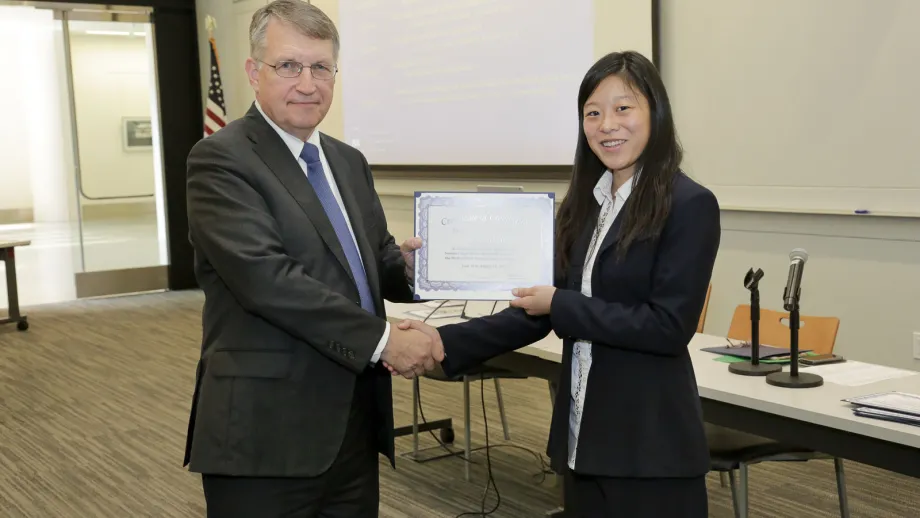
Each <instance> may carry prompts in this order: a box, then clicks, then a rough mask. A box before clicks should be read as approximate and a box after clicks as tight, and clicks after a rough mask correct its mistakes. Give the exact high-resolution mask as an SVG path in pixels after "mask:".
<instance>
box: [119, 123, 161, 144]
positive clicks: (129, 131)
mask: <svg viewBox="0 0 920 518" xmlns="http://www.w3.org/2000/svg"><path fill="white" fill-rule="evenodd" d="M121 136H122V142H123V144H124V148H125V151H141V150H145V149H151V148H152V147H153V126H152V125H151V123H150V117H123V118H122V119H121Z"/></svg>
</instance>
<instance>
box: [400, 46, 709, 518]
mask: <svg viewBox="0 0 920 518" xmlns="http://www.w3.org/2000/svg"><path fill="white" fill-rule="evenodd" d="M578 108H579V118H580V120H581V123H582V125H581V131H580V132H579V134H578V145H577V151H576V155H575V165H574V171H573V174H572V180H571V184H570V186H569V190H568V193H567V195H566V197H565V200H564V201H563V202H562V205H561V207H560V209H559V213H558V216H557V236H556V240H557V243H556V253H557V267H558V268H557V275H556V282H555V286H536V287H531V288H521V289H516V290H514V295H515V296H516V297H518V298H516V299H515V300H513V301H512V303H511V306H512V307H511V308H509V309H507V310H505V311H502V312H501V313H498V314H496V315H492V316H488V317H483V318H477V319H474V320H470V321H468V322H464V323H461V324H454V325H446V326H442V327H439V328H438V329H437V330H434V328H431V327H428V326H426V325H425V324H422V323H420V322H417V321H405V322H403V323H402V324H400V327H402V328H407V327H414V328H417V329H421V330H424V331H426V332H428V333H430V334H432V335H434V334H440V338H441V340H442V342H443V344H444V351H445V355H446V358H445V360H444V362H443V364H442V366H443V368H444V370H445V372H446V373H448V374H449V375H454V374H459V373H463V372H464V371H466V370H468V369H471V368H473V367H475V366H477V365H479V364H481V363H482V362H484V361H486V360H488V359H490V358H493V357H495V356H498V355H500V354H502V353H505V352H508V351H511V350H514V349H518V348H520V347H524V346H526V345H528V344H531V343H534V342H536V341H538V340H540V339H542V338H544V337H545V336H546V335H547V334H549V332H550V331H554V332H555V333H556V334H557V335H559V336H560V337H562V338H563V339H564V347H563V364H562V373H561V378H560V380H559V388H560V390H558V391H557V394H556V401H555V406H554V412H553V418H552V425H551V429H550V438H549V446H548V450H547V453H548V455H549V456H550V457H551V460H552V466H553V469H554V470H555V471H556V472H557V473H560V474H564V478H565V486H564V487H565V507H566V511H567V514H566V516H578V517H595V516H598V517H600V516H603V517H613V516H616V517H620V516H622V517H628V518H643V517H649V518H652V517H654V518H678V517H681V518H682V517H687V518H697V517H699V518H704V517H706V516H707V509H708V503H707V493H706V481H705V475H706V473H707V472H708V471H709V453H708V451H709V450H708V448H707V444H706V437H705V434H704V429H703V419H702V412H701V406H700V400H699V395H698V392H697V385H696V379H695V376H694V373H693V366H692V364H691V361H690V355H689V353H688V349H687V345H688V343H689V342H690V339H691V338H692V337H693V335H694V332H695V330H696V326H697V323H698V320H699V317H700V313H701V311H702V309H703V304H704V300H705V297H706V291H707V288H708V286H709V281H710V276H711V274H712V269H713V263H714V262H715V259H716V253H717V251H718V248H719V240H720V232H721V231H720V223H719V205H718V202H717V201H716V198H715V196H713V194H712V193H711V192H710V191H709V190H707V189H706V188H704V187H702V186H700V185H699V184H697V183H695V182H694V181H693V180H691V179H690V178H688V177H687V176H686V175H684V173H683V172H682V171H681V170H680V162H681V154H682V153H681V148H680V146H679V144H678V141H677V135H676V132H675V128H674V121H673V119H672V114H671V106H670V104H669V101H668V96H667V92H666V91H665V88H664V85H663V83H662V81H661V78H660V77H659V75H658V72H657V70H656V69H655V67H654V65H652V63H651V62H649V61H648V60H647V59H646V58H644V57H643V56H642V55H640V54H638V53H635V52H623V53H613V54H609V55H607V56H605V57H603V58H601V59H600V60H599V61H598V62H597V63H596V64H595V65H594V66H593V67H591V69H590V70H589V71H588V73H587V74H586V75H585V77H584V80H583V81H582V83H581V88H580V90H579V94H578ZM570 513H571V514H570Z"/></svg>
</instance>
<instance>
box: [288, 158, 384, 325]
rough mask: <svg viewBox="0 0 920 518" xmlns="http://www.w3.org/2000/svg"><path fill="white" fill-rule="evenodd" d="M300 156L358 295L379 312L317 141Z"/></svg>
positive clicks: (373, 309)
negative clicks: (334, 194) (352, 277)
mask: <svg viewBox="0 0 920 518" xmlns="http://www.w3.org/2000/svg"><path fill="white" fill-rule="evenodd" d="M300 158H302V159H303V160H304V162H306V163H307V179H308V180H309V181H310V185H312V186H313V190H314V191H316V196H317V197H318V198H319V202H320V204H321V205H322V206H323V209H324V210H325V211H326V216H328V217H329V222H330V223H332V228H334V229H335V235H336V236H337V237H338V238H339V244H341V245H342V250H344V252H345V258H346V259H347V260H348V265H349V266H350V267H351V273H352V275H353V276H354V278H355V282H356V283H357V285H358V294H359V295H360V296H361V307H362V308H364V309H365V310H367V311H369V312H370V313H376V309H375V308H374V297H373V296H372V295H371V287H370V285H369V284H368V283H367V276H366V275H365V273H364V265H363V264H362V263H361V256H360V255H359V254H358V248H357V246H356V245H355V240H354V239H353V238H352V235H351V232H349V230H348V223H346V221H345V214H344V213H343V212H342V209H341V207H339V203H338V202H337V201H336V200H335V196H333V194H332V188H331V187H330V186H329V180H328V179H327V178H326V173H325V172H324V171H323V164H322V162H320V160H319V148H318V147H316V146H314V145H313V144H310V143H306V144H304V146H303V151H301V152H300Z"/></svg>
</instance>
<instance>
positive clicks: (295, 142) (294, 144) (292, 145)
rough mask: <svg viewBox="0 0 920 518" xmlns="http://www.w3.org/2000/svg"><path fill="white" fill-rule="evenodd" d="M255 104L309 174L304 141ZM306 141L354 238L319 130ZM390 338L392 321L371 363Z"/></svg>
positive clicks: (384, 331)
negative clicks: (310, 145)
mask: <svg viewBox="0 0 920 518" xmlns="http://www.w3.org/2000/svg"><path fill="white" fill-rule="evenodd" d="M255 105H256V108H257V109H258V110H259V113H261V114H262V117H264V118H265V120H266V121H267V122H268V124H269V126H271V127H272V128H273V129H274V130H275V131H276V132H277V133H278V136H280V137H281V140H283V141H284V143H285V145H287V147H288V149H290V150H291V154H293V155H294V158H295V159H296V160H297V163H298V164H299V165H300V168H301V169H302V170H303V174H304V176H306V175H308V172H307V163H306V162H304V160H303V159H302V158H300V153H301V152H302V151H303V146H304V141H303V140H300V139H299V138H297V137H295V136H294V135H291V134H290V133H288V132H286V131H284V130H283V129H281V128H280V127H278V125H277V124H275V121H273V120H271V118H269V117H268V116H267V115H265V112H264V111H262V107H261V106H260V105H259V103H258V101H256V103H255ZM306 142H307V143H309V144H313V145H314V146H316V148H317V149H319V161H320V164H322V166H323V171H325V173H326V180H327V181H328V182H329V188H330V189H331V190H332V195H333V196H334V197H335V201H336V202H337V203H338V204H339V208H340V209H342V214H344V215H345V223H347V224H348V232H349V233H350V234H351V239H352V240H354V239H355V230H354V229H353V228H352V227H351V218H350V217H349V216H348V211H347V210H345V204H344V203H343V202H342V195H341V194H340V193H339V187H338V186H337V185H336V183H335V176H333V174H332V169H331V168H330V167H329V162H327V161H326V154H325V153H323V146H321V145H320V141H319V131H316V130H314V131H313V134H312V135H310V138H308V139H307V141H306ZM355 249H357V250H358V257H361V249H360V248H359V247H358V242H357V241H356V240H355ZM361 265H362V267H363V266H364V262H363V259H362V262H361ZM389 339H390V323H389V322H386V326H385V327H384V330H383V336H382V337H381V338H380V343H378V344H377V349H376V350H375V351H374V355H373V356H371V363H377V360H379V359H380V354H381V353H383V349H384V347H386V345H387V340H389Z"/></svg>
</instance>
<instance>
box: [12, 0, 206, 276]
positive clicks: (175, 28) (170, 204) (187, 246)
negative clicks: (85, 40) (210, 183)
mask: <svg viewBox="0 0 920 518" xmlns="http://www.w3.org/2000/svg"><path fill="white" fill-rule="evenodd" d="M4 3H5V4H9V5H24V6H34V7H42V8H52V9H53V8H55V7H57V8H63V9H72V8H73V7H74V5H73V4H81V5H84V6H92V8H102V9H104V10H111V11H117V10H118V7H116V6H112V5H101V4H93V3H91V2H79V1H73V0H56V1H43V0H33V1H20V2H4ZM117 4H118V6H125V7H147V8H151V9H152V12H151V13H150V21H151V24H152V25H153V26H154V30H155V31H157V32H159V33H160V34H169V37H168V38H155V40H154V50H155V52H154V55H155V58H154V59H155V65H154V68H155V70H156V85H157V91H158V96H159V106H160V127H161V128H169V131H168V132H162V131H161V134H162V138H161V141H160V142H161V147H162V155H163V156H162V168H163V179H162V180H163V188H164V201H165V204H166V207H165V210H166V236H167V243H168V250H169V253H168V257H169V261H168V263H169V264H168V265H167V267H166V272H165V274H166V276H167V282H166V286H167V289H169V290H184V289H197V288H198V283H197V281H196V280H195V271H194V251H193V249H192V245H191V243H190V242H189V239H188V215H187V213H186V210H185V205H186V194H185V176H186V166H185V164H186V159H187V158H188V154H189V152H190V151H191V150H192V147H193V146H194V145H195V144H196V143H197V142H198V141H199V140H201V138H202V136H203V128H204V126H203V124H204V118H203V113H204V112H203V102H202V98H201V96H202V89H201V72H200V68H199V59H198V20H197V15H196V11H195V1H194V0H118V1H117ZM191 114H197V116H195V115H191Z"/></svg>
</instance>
